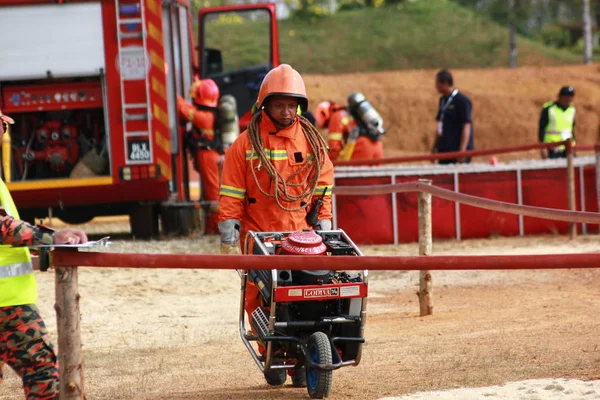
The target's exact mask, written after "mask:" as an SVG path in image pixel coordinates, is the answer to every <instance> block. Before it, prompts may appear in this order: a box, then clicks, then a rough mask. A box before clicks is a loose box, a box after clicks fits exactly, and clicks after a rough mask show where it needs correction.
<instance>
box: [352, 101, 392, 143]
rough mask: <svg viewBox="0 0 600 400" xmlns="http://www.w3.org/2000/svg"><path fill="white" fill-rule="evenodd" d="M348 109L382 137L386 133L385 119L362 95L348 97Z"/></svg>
mask: <svg viewBox="0 0 600 400" xmlns="http://www.w3.org/2000/svg"><path fill="white" fill-rule="evenodd" d="M348 107H349V109H350V112H351V113H352V114H354V115H355V116H357V117H358V118H360V120H361V121H362V122H363V123H364V124H365V125H366V126H367V127H369V128H373V129H375V130H376V131H377V133H378V134H380V135H383V134H384V133H385V129H384V128H383V118H382V117H381V115H379V113H378V112H377V110H376V109H375V107H373V106H372V105H371V103H369V102H368V101H367V99H366V97H365V96H364V95H363V94H362V93H359V92H354V93H351V94H350V95H349V96H348Z"/></svg>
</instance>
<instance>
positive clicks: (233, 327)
mask: <svg viewBox="0 0 600 400" xmlns="http://www.w3.org/2000/svg"><path fill="white" fill-rule="evenodd" d="M86 229H87V230H88V231H92V232H96V233H97V234H98V235H100V234H103V233H108V232H112V235H113V238H117V240H115V241H114V243H113V245H112V246H111V248H110V250H111V251H121V252H149V253H157V252H171V253H214V252H216V251H217V248H218V246H217V244H218V242H217V238H216V237H204V238H190V239H181V240H168V241H161V242H157V241H156V242H140V241H132V240H130V239H128V238H127V235H123V234H119V232H121V233H122V232H124V231H126V229H127V224H126V221H119V220H114V221H113V220H109V221H108V222H106V220H105V222H104V223H101V224H98V223H95V224H91V225H88V226H87V227H86ZM599 241H600V236H585V237H579V238H577V239H576V240H575V241H569V240H568V239H567V238H565V237H562V236H544V237H531V238H498V239H485V240H471V241H464V242H455V241H446V242H436V243H435V244H434V253H435V254H459V255H465V254H525V253H532V254H542V253H578V252H596V251H598V249H599V246H598V242H599ZM363 251H364V252H365V253H366V254H369V255H415V254H417V245H416V244H409V245H400V246H372V247H365V248H363ZM79 271H80V272H79V282H80V293H81V295H82V299H81V309H82V323H81V327H82V334H83V344H84V347H83V350H84V356H85V380H86V381H85V385H86V391H87V398H88V399H92V400H94V399H111V400H113V399H153V400H157V399H177V400H178V399H211V400H224V399H240V400H244V399H247V400H250V399H283V398H285V399H305V398H307V395H306V391H305V390H303V389H292V388H291V387H290V386H285V387H283V388H270V387H268V386H267V385H266V384H265V383H264V380H263V378H262V376H261V374H260V372H259V370H258V369H257V368H256V366H255V365H253V362H252V360H251V358H250V356H249V354H248V353H247V351H246V350H245V348H244V346H243V344H242V343H241V341H240V340H239V337H238V332H237V313H238V296H239V281H238V278H237V275H236V274H235V273H234V272H231V271H229V272H228V271H199V270H186V271H182V270H153V271H149V270H132V269H120V270H116V269H86V268H81V269H80V270H79ZM371 277H372V278H371V284H370V297H369V319H368V324H367V329H366V337H367V343H366V345H365V348H364V357H363V362H362V363H361V365H360V366H358V367H350V368H346V369H342V370H340V371H337V372H335V373H334V380H333V388H332V395H331V397H330V398H331V399H379V398H384V397H390V396H400V395H406V394H411V393H413V394H414V393H416V392H423V391H436V390H448V389H456V388H471V387H487V386H492V385H503V384H505V383H507V382H516V381H522V380H526V379H540V378H547V379H550V381H547V382H549V383H547V384H546V385H545V386H544V385H543V383H539V382H538V381H532V382H530V383H522V384H521V385H518V384H514V385H517V386H516V388H515V389H514V390H513V392H512V393H517V394H518V393H519V390H521V389H518V388H520V387H522V386H523V385H527V386H525V387H527V390H532V391H534V392H530V393H528V394H527V393H525V394H527V395H528V396H529V397H512V398H527V399H531V400H533V399H550V398H554V397H549V396H547V395H548V394H549V393H551V392H552V393H555V392H561V393H566V392H568V391H570V390H572V391H573V392H569V393H575V395H576V394H577V393H578V392H576V390H580V389H581V390H584V389H586V390H585V391H584V392H582V395H581V396H580V397H572V398H584V399H588V398H589V399H591V398H600V388H599V386H598V383H596V382H590V381H593V380H598V379H600V335H599V334H598V333H599V332H600V320H599V319H598V314H599V313H600V285H599V284H600V271H595V270H561V271H476V272H453V271H447V272H435V273H434V275H433V277H434V306H435V308H434V315H433V316H430V317H424V318H422V317H419V315H418V300H417V297H416V295H415V293H416V290H417V286H416V285H417V279H418V273H417V272H376V273H373V274H372V275H371ZM38 283H39V291H40V301H39V306H40V308H41V310H42V313H43V315H44V316H45V317H46V321H47V323H48V326H49V329H50V332H51V336H52V338H53V339H54V340H55V341H56V321H55V317H54V313H53V309H52V307H53V303H54V288H53V285H54V276H53V274H52V273H39V274H38ZM5 375H6V376H5V381H4V382H3V384H2V385H0V399H2V400H9V399H11V400H12V399H21V398H22V392H21V389H20V382H19V381H18V379H17V377H16V376H15V375H14V374H13V373H12V372H11V371H6V373H5ZM559 378H567V379H570V381H569V382H568V383H565V382H563V381H557V379H559ZM576 380H581V381H582V382H581V383H573V382H577V381H576ZM543 382H546V381H543ZM552 382H556V383H552ZM554 384H555V385H559V386H561V387H563V388H565V390H562V391H561V390H559V389H556V390H550V389H544V388H546V387H547V386H548V385H554ZM569 385H570V386H569ZM573 385H575V386H573ZM488 389H489V388H488ZM479 390H480V392H477V391H472V392H468V393H471V394H473V395H474V396H477V393H480V394H481V397H463V396H462V395H456V396H454V397H439V398H448V399H459V398H460V399H466V398H488V397H487V395H486V393H488V394H489V393H491V392H489V390H495V392H494V393H496V394H498V396H496V397H490V398H498V399H500V398H509V397H499V396H500V394H499V393H501V391H500V389H498V388H495V389H494V388H492V389H489V390H488V391H485V390H483V391H482V389H479ZM536 390H537V392H535V391H536ZM523 391H525V390H521V392H523ZM525 392H526V391H525ZM588 392H589V393H588ZM447 393H450V394H448V395H447V396H451V395H454V394H452V393H453V392H447ZM502 393H503V392H502ZM585 393H587V394H585ZM584 394H585V396H586V397H584ZM593 395H597V396H596V397H593ZM414 396H421V397H414V399H425V398H434V397H431V396H429V395H427V394H419V395H414ZM432 396H433V395H432ZM412 398H413V397H410V399H412ZM561 398H563V397H561ZM564 398H567V397H564ZM568 398H571V397H568Z"/></svg>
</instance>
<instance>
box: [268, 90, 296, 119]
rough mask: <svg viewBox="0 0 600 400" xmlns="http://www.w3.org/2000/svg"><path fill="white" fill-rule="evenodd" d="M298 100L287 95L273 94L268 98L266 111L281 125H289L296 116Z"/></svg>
mask: <svg viewBox="0 0 600 400" xmlns="http://www.w3.org/2000/svg"><path fill="white" fill-rule="evenodd" d="M297 110H298V100H297V99H296V98H294V97H288V96H274V97H272V98H271V99H269V103H268V104H267V111H268V112H269V115H270V116H271V118H273V119H274V120H275V121H277V122H279V123H280V124H281V125H290V124H291V123H292V122H294V118H296V111H297Z"/></svg>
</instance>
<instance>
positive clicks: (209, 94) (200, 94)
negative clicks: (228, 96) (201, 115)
mask: <svg viewBox="0 0 600 400" xmlns="http://www.w3.org/2000/svg"><path fill="white" fill-rule="evenodd" d="M220 95H221V93H220V91H219V87H218V86H217V84H216V83H215V81H213V80H212V79H201V80H196V81H194V83H192V86H191V87H190V97H191V98H192V99H193V100H194V103H196V104H198V105H200V106H207V107H216V106H217V103H218V102H219V97H220Z"/></svg>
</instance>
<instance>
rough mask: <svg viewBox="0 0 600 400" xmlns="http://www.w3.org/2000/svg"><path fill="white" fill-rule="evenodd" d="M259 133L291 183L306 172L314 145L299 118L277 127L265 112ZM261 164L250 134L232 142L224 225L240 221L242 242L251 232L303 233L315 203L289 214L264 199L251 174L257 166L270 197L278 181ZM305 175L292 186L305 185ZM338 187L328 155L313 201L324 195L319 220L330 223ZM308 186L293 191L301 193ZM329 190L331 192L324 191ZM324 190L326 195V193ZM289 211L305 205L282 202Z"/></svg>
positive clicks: (225, 182) (222, 210) (227, 161)
mask: <svg viewBox="0 0 600 400" xmlns="http://www.w3.org/2000/svg"><path fill="white" fill-rule="evenodd" d="M259 126H260V135H261V138H262V141H263V146H264V148H265V153H266V154H267V155H269V157H270V159H271V162H272V163H273V165H274V166H275V167H276V168H277V170H278V171H279V172H280V173H281V174H282V176H283V178H284V179H286V180H287V179H288V178H289V177H290V176H291V175H292V174H294V173H295V172H296V171H298V170H299V169H300V168H302V166H303V165H305V163H306V162H307V161H308V159H309V153H310V145H309V144H308V142H307V140H306V137H305V136H304V133H303V132H302V127H301V125H300V123H299V122H298V119H296V121H295V122H294V123H293V124H292V125H291V126H289V127H287V128H283V129H278V128H277V127H275V124H274V123H273V122H272V120H271V119H270V118H269V117H268V116H267V114H266V113H265V112H264V111H262V120H261V122H260V125H259ZM258 164H259V160H258V158H257V156H256V155H254V156H253V154H252V145H251V144H250V139H249V138H248V131H244V132H243V133H242V134H241V135H240V137H239V138H238V139H237V140H236V141H235V142H234V143H233V145H232V146H231V147H230V148H229V150H228V151H227V154H226V155H225V164H224V167H223V176H222V181H221V199H220V207H219V210H220V216H219V222H222V221H225V220H228V219H236V220H238V221H240V222H241V225H242V226H241V230H240V242H241V243H242V249H244V247H243V244H244V242H245V239H246V233H247V232H248V231H249V230H253V231H258V232H265V231H266V232H269V231H298V230H302V229H307V228H311V227H310V226H308V223H307V222H306V215H307V213H308V212H309V211H310V209H311V207H312V204H311V205H309V206H308V207H307V208H305V209H302V210H299V211H294V212H288V211H284V210H282V209H281V208H279V206H278V205H277V203H276V201H275V199H273V198H269V197H267V196H265V195H263V194H262V193H261V192H260V190H259V188H258V187H257V185H256V183H255V182H254V177H253V175H252V170H251V169H250V168H254V171H255V172H256V176H257V178H258V182H259V184H260V186H261V187H262V188H263V190H265V191H266V192H267V193H270V194H272V193H273V189H274V187H273V182H272V181H271V178H270V177H269V175H268V174H267V173H266V172H265V170H264V168H262V169H261V168H259V167H258ZM302 175H304V174H300V176H298V177H296V178H295V179H294V180H293V183H301V182H302V181H303V178H304V176H302ZM332 188H333V164H332V163H331V161H330V160H329V158H328V157H327V158H326V159H325V164H324V165H323V167H322V168H321V173H320V176H319V181H318V186H317V188H316V190H315V194H314V197H313V198H312V202H313V203H314V202H315V201H316V200H317V199H318V198H320V197H321V196H322V195H323V194H325V196H324V197H323V207H322V208H321V211H320V213H319V217H318V219H319V220H330V219H331V217H332V214H331V192H332ZM304 189H305V188H302V187H297V188H294V187H288V190H292V191H294V190H296V193H297V194H300V192H302V191H303V190H304ZM325 190H326V191H325ZM324 191H325V193H324ZM283 204H284V205H285V206H286V207H288V208H296V207H299V206H300V205H301V204H300V202H297V203H283Z"/></svg>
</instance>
